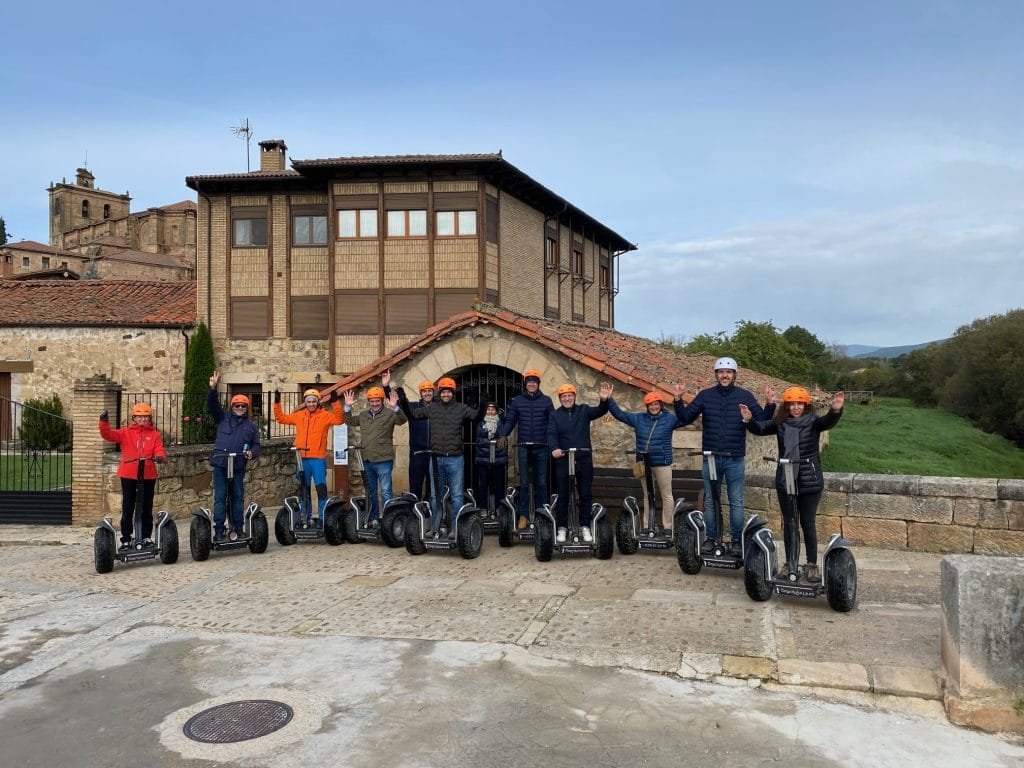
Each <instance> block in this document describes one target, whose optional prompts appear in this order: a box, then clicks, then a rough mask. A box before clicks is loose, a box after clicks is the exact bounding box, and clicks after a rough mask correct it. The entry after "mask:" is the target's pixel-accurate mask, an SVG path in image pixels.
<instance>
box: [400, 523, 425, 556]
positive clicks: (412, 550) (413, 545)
mask: <svg viewBox="0 0 1024 768" xmlns="http://www.w3.org/2000/svg"><path fill="white" fill-rule="evenodd" d="M405 551H406V552H408V553H409V554H410V555H422V554H423V553H424V552H426V551H427V547H426V545H425V544H424V543H423V539H422V538H421V537H420V525H419V520H418V519H417V518H416V517H415V516H414V517H411V518H409V521H408V523H407V524H406V526H405Z"/></svg>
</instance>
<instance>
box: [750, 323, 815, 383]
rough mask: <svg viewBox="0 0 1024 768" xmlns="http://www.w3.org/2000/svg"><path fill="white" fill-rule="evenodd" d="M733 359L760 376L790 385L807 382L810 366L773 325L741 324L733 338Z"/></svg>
mask: <svg viewBox="0 0 1024 768" xmlns="http://www.w3.org/2000/svg"><path fill="white" fill-rule="evenodd" d="M731 346H732V350H733V356H734V357H735V358H736V359H737V362H739V363H740V364H741V365H743V366H744V367H747V368H753V369H754V370H755V371H759V372H760V373H767V374H768V375H770V376H778V377H779V378H780V379H788V380H790V381H802V382H805V381H807V380H808V377H809V376H810V373H811V363H810V361H809V360H808V359H807V356H806V355H805V354H804V353H803V351H802V350H801V349H800V348H799V347H797V346H796V345H795V344H792V343H790V342H789V341H787V340H786V339H785V338H783V336H782V334H780V333H779V331H778V329H777V328H776V327H775V326H774V325H772V323H771V321H770V320H769V321H768V322H765V323H755V322H753V321H751V320H740V321H739V322H738V323H737V324H736V333H734V334H733V336H732V345H731Z"/></svg>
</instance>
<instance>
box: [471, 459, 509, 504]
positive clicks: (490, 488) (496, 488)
mask: <svg viewBox="0 0 1024 768" xmlns="http://www.w3.org/2000/svg"><path fill="white" fill-rule="evenodd" d="M506 467H508V465H507V464H477V465H476V488H477V491H478V492H479V493H480V495H479V496H477V497H476V500H477V503H478V504H479V505H480V508H481V509H497V507H498V503H499V502H500V501H501V500H502V498H504V496H505V493H504V491H505V469H506ZM492 493H493V494H494V507H491V503H490V499H489V498H488V496H489V495H490V494H492Z"/></svg>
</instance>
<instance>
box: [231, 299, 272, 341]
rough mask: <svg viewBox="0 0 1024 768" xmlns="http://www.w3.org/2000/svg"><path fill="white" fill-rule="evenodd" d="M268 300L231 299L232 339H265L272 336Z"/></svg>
mask: <svg viewBox="0 0 1024 768" xmlns="http://www.w3.org/2000/svg"><path fill="white" fill-rule="evenodd" d="M269 319H270V318H269V315H268V312H267V300H266V299H265V298H249V297H245V298H233V299H231V337H232V338H234V339H265V338H267V336H269V335H270V331H269V326H270V323H269Z"/></svg>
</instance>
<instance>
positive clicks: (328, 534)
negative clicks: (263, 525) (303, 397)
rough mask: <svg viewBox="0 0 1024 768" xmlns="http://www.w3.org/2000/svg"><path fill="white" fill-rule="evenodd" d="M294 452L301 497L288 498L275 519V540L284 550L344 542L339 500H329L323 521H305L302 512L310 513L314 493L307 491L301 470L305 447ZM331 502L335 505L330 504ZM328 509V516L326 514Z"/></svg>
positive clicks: (314, 519)
mask: <svg viewBox="0 0 1024 768" xmlns="http://www.w3.org/2000/svg"><path fill="white" fill-rule="evenodd" d="M291 450H292V451H293V452H294V453H295V464H296V466H297V468H298V473H297V474H298V477H299V493H300V494H301V497H300V496H287V497H286V498H285V500H284V503H282V504H281V508H280V509H279V510H277V516H276V517H275V518H274V538H276V539H277V543H278V544H280V545H281V546H283V547H290V546H291V545H292V544H294V543H295V542H297V541H316V540H318V539H325V540H326V541H327V543H328V544H330V545H331V546H337V545H338V544H341V543H343V542H344V541H345V533H344V531H343V530H342V527H341V514H340V512H341V509H342V505H341V503H340V502H341V499H340V498H339V497H331V498H329V499H328V500H327V504H326V505H325V506H324V514H323V519H321V518H313V519H312V520H311V521H310V522H308V523H307V522H306V516H305V514H304V513H303V509H308V510H309V511H310V513H312V511H313V494H312V493H311V492H310V490H309V478H307V477H306V473H305V471H304V470H303V468H302V451H304V450H305V449H304V448H295V447H293V448H292V449H291ZM331 502H334V503H333V504H332V503H331ZM328 510H330V514H328Z"/></svg>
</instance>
